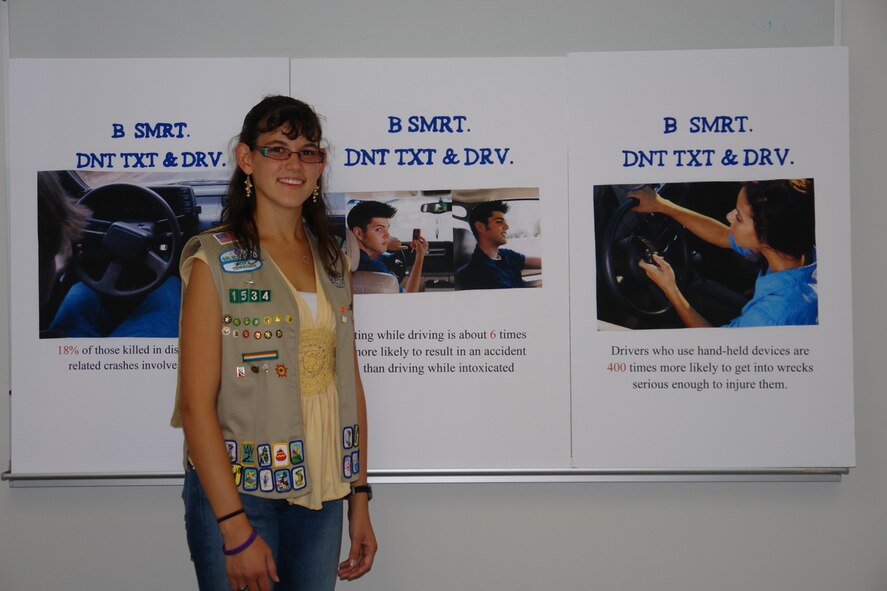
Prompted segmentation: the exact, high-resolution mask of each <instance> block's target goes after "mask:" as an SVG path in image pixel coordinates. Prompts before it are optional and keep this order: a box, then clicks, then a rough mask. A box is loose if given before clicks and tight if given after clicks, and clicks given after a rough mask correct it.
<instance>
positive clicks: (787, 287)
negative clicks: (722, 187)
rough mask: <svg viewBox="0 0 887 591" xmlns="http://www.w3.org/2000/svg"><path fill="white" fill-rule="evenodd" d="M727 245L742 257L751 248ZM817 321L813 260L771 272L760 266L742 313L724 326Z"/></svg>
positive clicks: (731, 243)
mask: <svg viewBox="0 0 887 591" xmlns="http://www.w3.org/2000/svg"><path fill="white" fill-rule="evenodd" d="M730 248H732V249H733V250H734V251H736V252H738V253H739V254H741V255H743V256H749V255H751V254H754V253H753V251H751V250H749V249H747V248H742V247H741V246H739V245H738V244H736V242H735V240H734V239H733V234H730ZM803 324H819V296H818V293H817V285H816V261H815V260H814V262H813V263H812V264H810V265H805V266H803V267H797V268H795V269H786V270H785V271H775V272H771V271H770V270H769V269H764V270H763V271H761V273H760V274H759V275H758V278H757V280H756V281H755V295H754V297H752V299H751V300H750V301H749V302H748V303H747V304H746V305H745V306H743V308H742V313H741V314H740V315H739V316H737V317H736V318H734V319H733V320H731V321H730V322H728V323H727V324H725V325H724V326H731V327H732V326H796V325H803Z"/></svg>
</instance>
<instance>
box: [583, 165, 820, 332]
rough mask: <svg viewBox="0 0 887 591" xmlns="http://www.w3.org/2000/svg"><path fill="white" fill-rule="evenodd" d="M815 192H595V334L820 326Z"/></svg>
mask: <svg viewBox="0 0 887 591" xmlns="http://www.w3.org/2000/svg"><path fill="white" fill-rule="evenodd" d="M813 186H814V183H813V179H777V180H764V181H748V182H699V183H681V184H663V185H651V184H640V185H600V186H596V187H595V189H594V211H595V236H596V253H597V261H598V264H597V275H598V277H597V279H598V281H597V307H598V328H599V329H600V330H625V329H655V328H684V327H688V328H702V327H710V326H724V327H748V326H797V325H812V324H818V322H819V307H818V304H819V302H818V289H817V277H816V266H817V264H816V238H815V208H814V190H813Z"/></svg>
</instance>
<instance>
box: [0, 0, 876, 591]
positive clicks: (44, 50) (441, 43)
mask: <svg viewBox="0 0 887 591" xmlns="http://www.w3.org/2000/svg"><path fill="white" fill-rule="evenodd" d="M300 4H302V3H300ZM304 4H305V5H306V6H296V2H294V1H293V0H289V1H287V0H249V1H246V2H243V1H241V2H233V1H231V0H223V1H219V0H190V1H187V2H186V1H183V0H153V1H151V2H146V1H144V0H142V1H136V0H65V1H61V0H9V1H8V2H3V3H2V5H0V11H2V12H5V13H8V17H9V37H8V38H9V47H10V55H11V57H189V56H222V57H235V56H254V55H269V56H270V55H276V56H297V57H303V56H360V57H368V56H491V55H492V56H499V55H522V56H532V55H565V54H566V53H567V52H569V51H590V50H604V49H671V48H714V47H742V46H748V47H769V46H809V45H829V44H831V42H832V39H833V36H834V33H835V31H834V22H835V10H834V4H833V3H832V2H805V1H802V0H781V1H776V0H755V1H752V2H730V1H726V0H717V1H705V0H683V1H681V2H680V3H677V2H673V3H665V2H654V1H652V0H649V1H639V0H632V1H628V2H622V3H619V2H616V1H609V0H608V1H606V2H594V3H592V2H588V1H583V0H572V1H567V0H555V1H553V2H547V3H543V2H539V1H533V2H529V1H525V0H520V1H514V2H492V1H489V2H476V1H475V2H471V1H468V0H450V1H449V2H422V1H417V0H412V1H410V0H400V1H398V2H389V3H388V4H391V5H392V6H390V7H386V6H383V4H385V3H381V2H364V1H360V0H342V1H339V2H326V3H324V2H312V3H307V2H306V3H304ZM309 4H310V5H309ZM331 5H335V6H331ZM838 12H839V13H840V16H841V18H840V19H839V21H840V22H841V24H842V26H841V29H840V30H839V31H838V33H839V34H840V35H841V39H842V42H843V44H845V45H847V46H848V47H849V48H850V84H851V88H850V108H851V112H850V124H851V133H852V137H851V151H852V152H851V183H852V192H853V197H852V202H853V212H852V215H853V218H852V222H853V235H852V236H851V237H850V239H851V240H852V245H853V263H854V265H853V266H854V269H853V270H854V285H853V288H854V298H853V300H854V301H853V304H854V311H855V313H854V335H855V336H854V348H855V353H856V354H855V381H856V413H857V450H858V452H857V457H858V467H857V468H855V469H853V470H852V471H851V473H850V474H849V475H848V476H846V477H844V480H843V482H840V483H823V482H818V483H809V482H808V483H798V482H792V483H779V482H769V483H768V482H754V483H752V482H750V483H717V482H710V483H666V482H662V483H585V484H551V483H546V484H526V483H525V484H518V483H509V484H434V485H430V484H388V485H379V486H378V487H377V498H376V500H374V501H373V509H374V514H373V517H374V521H375V525H376V532H377V534H378V537H379V539H380V542H381V551H380V554H379V556H378V562H377V565H376V568H375V569H374V570H373V571H372V572H371V573H370V574H369V575H368V576H367V577H365V579H364V580H362V581H359V582H357V583H352V584H347V585H344V584H343V585H341V586H340V588H345V589H354V590H355V591H358V590H372V591H399V590H417V591H418V590H422V591H425V590H437V589H440V590H444V589H447V590H451V589H459V590H462V589H464V590H488V589H514V590H524V589H526V590H530V589H533V590H536V589H558V590H561V589H564V590H567V589H596V590H621V589H632V590H635V589H640V590H643V589H656V590H658V591H697V590H698V591H711V590H713V589H716V590H718V591H734V590H735V591H749V590H767V591H770V590H780V591H802V590H803V591H834V590H837V589H841V590H845V589H846V590H851V591H857V590H872V591H874V590H883V589H887V560H885V557H887V428H884V421H885V417H887V396H884V395H883V393H882V391H881V390H882V388H881V387H880V386H879V384H881V383H882V380H881V379H880V378H878V375H879V374H878V369H877V368H878V367H882V366H883V365H884V353H883V349H882V348H881V346H879V345H880V344H881V342H883V339H882V338H879V337H881V336H882V333H883V332H884V330H885V328H887V326H885V324H887V322H885V321H887V309H885V307H884V306H883V304H882V302H885V301H887V282H885V281H884V280H883V278H882V277H883V273H882V272H881V269H883V267H884V264H883V255H882V251H883V250H884V249H885V246H884V244H885V241H884V240H883V239H882V237H881V228H882V226H883V221H882V220H884V219H887V199H885V197H884V195H883V192H884V190H883V186H884V182H883V180H882V179H881V177H880V173H881V172H883V171H882V169H883V168H884V154H885V153H887V117H885V116H884V112H883V109H884V97H885V96H887V76H885V68H884V63H885V60H887V34H885V30H887V2H884V1H883V0H846V1H844V2H843V3H841V4H839V10H838ZM3 33H4V36H3V37H0V39H4V40H5V31H4V32H3ZM4 45H5V41H4ZM716 79H717V75H714V76H713V80H716ZM85 83H86V81H85ZM662 90H663V91H664V92H667V89H662ZM2 107H5V105H4V104H3V101H0V108H2ZM0 133H2V135H3V138H4V139H5V129H3V128H0ZM46 139H47V141H52V138H46ZM13 149H14V147H13ZM5 150H6V146H5V142H0V153H2V155H3V156H4V157H5ZM3 178H4V179H5V178H6V170H5V169H4V174H3ZM7 203H8V194H7V187H6V184H5V183H3V186H2V187H0V211H3V215H2V220H0V232H2V233H3V235H4V236H6V235H7V234H6V232H5V228H6V227H7V225H8V223H9V222H8V216H7V215H6V213H5V212H6V207H7ZM9 256H10V252H9V245H8V244H7V243H6V242H5V241H3V242H2V246H0V282H2V286H0V335H2V336H0V386H2V388H3V390H8V388H9V346H10V345H9V338H8V321H7V319H8V315H9V308H8V306H9V295H8V286H9V283H10V281H11V279H10V278H9V275H8V266H9V265H8V258H9ZM8 424H9V413H8V406H7V405H6V404H0V466H4V467H5V466H6V465H7V464H8V459H9V441H8V440H9V438H8V433H7V430H8ZM181 513H182V509H181V501H180V499H179V491H178V489H177V488H175V487H170V486H134V487H108V488H98V487H95V488H43V489H33V488H32V489H21V488H16V489H10V488H8V486H7V485H6V484H3V485H0V590H2V591H19V590H30V589H35V590H45V589H97V590H105V589H108V590H110V589H114V590H119V589H123V590H126V589H134V590H143V589H144V590H152V591H153V590H157V589H175V590H179V589H196V585H195V584H194V582H193V575H192V572H191V566H190V563H189V561H188V557H187V549H186V546H185V536H184V530H183V525H182V517H181Z"/></svg>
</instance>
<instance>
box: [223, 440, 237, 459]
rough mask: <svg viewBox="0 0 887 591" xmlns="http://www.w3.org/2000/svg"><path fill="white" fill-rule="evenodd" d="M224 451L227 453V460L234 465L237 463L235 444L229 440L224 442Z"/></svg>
mask: <svg viewBox="0 0 887 591" xmlns="http://www.w3.org/2000/svg"><path fill="white" fill-rule="evenodd" d="M225 450H227V452H228V459H229V460H231V463H232V464H234V463H236V462H237V442H236V441H232V440H230V439H226V440H225Z"/></svg>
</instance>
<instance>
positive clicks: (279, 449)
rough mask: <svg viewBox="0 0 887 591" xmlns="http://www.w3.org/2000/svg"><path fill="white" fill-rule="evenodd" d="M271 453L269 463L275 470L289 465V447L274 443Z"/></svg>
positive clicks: (284, 444)
mask: <svg viewBox="0 0 887 591" xmlns="http://www.w3.org/2000/svg"><path fill="white" fill-rule="evenodd" d="M273 453H274V455H273V456H272V457H271V461H272V462H273V464H272V465H273V466H274V467H275V468H283V467H284V466H289V465H290V456H289V446H287V444H286V443H275V444H274V449H273Z"/></svg>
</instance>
